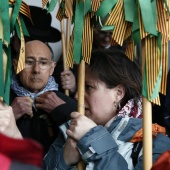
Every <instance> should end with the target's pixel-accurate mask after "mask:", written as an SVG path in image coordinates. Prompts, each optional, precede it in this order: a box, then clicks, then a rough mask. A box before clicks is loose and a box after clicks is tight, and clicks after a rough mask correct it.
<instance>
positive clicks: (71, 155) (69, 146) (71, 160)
mask: <svg viewBox="0 0 170 170" xmlns="http://www.w3.org/2000/svg"><path fill="white" fill-rule="evenodd" d="M80 158H81V157H80V153H79V151H78V149H77V142H76V141H75V140H74V139H71V138H69V137H68V138H67V140H66V143H65V145H64V160H65V162H66V164H67V165H74V164H77V163H78V162H79V161H80Z"/></svg>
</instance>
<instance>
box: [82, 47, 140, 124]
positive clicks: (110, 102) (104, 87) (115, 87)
mask: <svg viewBox="0 0 170 170" xmlns="http://www.w3.org/2000/svg"><path fill="white" fill-rule="evenodd" d="M141 89H142V78H141V71H140V68H139V66H138V65H137V64H136V63H134V62H132V61H130V60H129V59H128V58H127V57H126V56H125V54H124V53H123V52H121V51H110V50H96V51H93V52H92V55H91V61H90V65H86V68H85V115H86V116H87V117H88V118H90V119H92V120H93V121H94V122H96V123H97V124H99V125H105V124H106V123H107V122H108V121H109V120H110V119H111V118H113V117H114V116H115V115H116V114H117V113H118V110H120V109H121V108H122V107H123V106H124V105H125V104H126V103H127V101H128V100H129V99H132V98H134V99H138V98H140V95H141Z"/></svg>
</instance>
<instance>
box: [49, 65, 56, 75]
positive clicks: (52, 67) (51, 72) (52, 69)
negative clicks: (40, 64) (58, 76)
mask: <svg viewBox="0 0 170 170" xmlns="http://www.w3.org/2000/svg"><path fill="white" fill-rule="evenodd" d="M56 65H57V63H56V62H53V63H52V65H51V69H50V76H51V75H52V74H53V72H54V69H55V67H56Z"/></svg>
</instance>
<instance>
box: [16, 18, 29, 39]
mask: <svg viewBox="0 0 170 170" xmlns="http://www.w3.org/2000/svg"><path fill="white" fill-rule="evenodd" d="M19 17H20V21H21V27H22V31H23V34H24V35H25V36H28V37H29V36H30V35H29V32H28V30H27V27H26V25H25V23H24V20H23V18H22V15H20V16H19ZM16 23H18V22H16ZM18 26H19V25H18Z"/></svg>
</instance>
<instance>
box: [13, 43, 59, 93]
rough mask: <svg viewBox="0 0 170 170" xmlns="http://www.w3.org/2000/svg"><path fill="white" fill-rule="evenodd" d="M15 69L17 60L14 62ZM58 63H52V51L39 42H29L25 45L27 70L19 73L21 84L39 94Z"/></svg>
mask: <svg viewBox="0 0 170 170" xmlns="http://www.w3.org/2000/svg"><path fill="white" fill-rule="evenodd" d="M13 61H14V62H13V64H14V69H15V70H16V68H17V60H16V59H14V60H13ZM55 65H56V63H55V62H53V61H52V52H51V49H50V48H49V47H48V46H47V45H46V44H45V43H43V42H41V41H39V40H33V41H29V42H27V43H26V44H25V68H24V70H22V71H21V72H20V73H19V79H20V82H21V84H22V85H23V87H24V88H26V89H27V90H29V91H31V92H33V93H38V92H39V91H41V90H42V89H43V88H44V87H45V86H46V84H47V82H48V79H49V77H50V76H51V75H52V73H53V71H54V68H55Z"/></svg>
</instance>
